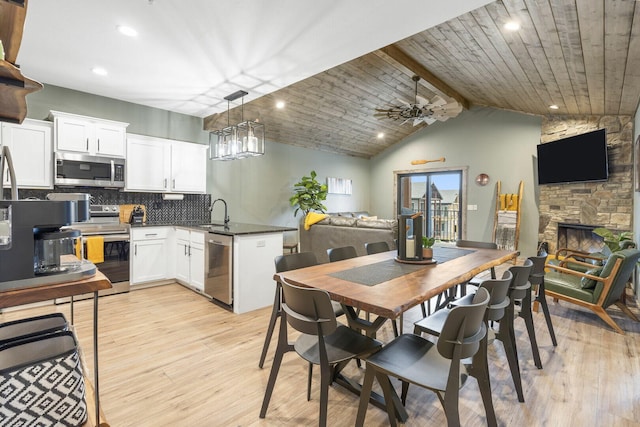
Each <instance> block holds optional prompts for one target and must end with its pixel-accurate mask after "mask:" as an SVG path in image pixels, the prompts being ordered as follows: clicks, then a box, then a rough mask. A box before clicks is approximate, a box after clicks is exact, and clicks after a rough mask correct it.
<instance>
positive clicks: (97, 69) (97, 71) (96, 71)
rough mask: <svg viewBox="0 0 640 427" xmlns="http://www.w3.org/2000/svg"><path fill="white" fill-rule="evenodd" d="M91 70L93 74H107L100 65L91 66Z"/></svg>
mask: <svg viewBox="0 0 640 427" xmlns="http://www.w3.org/2000/svg"><path fill="white" fill-rule="evenodd" d="M91 71H93V73H94V74H97V75H99V76H106V75H107V74H109V73H108V72H107V70H105V69H104V68H102V67H93V68H92V69H91Z"/></svg>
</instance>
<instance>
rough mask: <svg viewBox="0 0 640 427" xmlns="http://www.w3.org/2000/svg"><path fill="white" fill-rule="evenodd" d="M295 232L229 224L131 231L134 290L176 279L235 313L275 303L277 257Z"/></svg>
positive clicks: (154, 225) (162, 226) (177, 225)
mask: <svg viewBox="0 0 640 427" xmlns="http://www.w3.org/2000/svg"><path fill="white" fill-rule="evenodd" d="M295 230H296V229H295V228H291V227H280V226H272V225H261V224H244V223H236V222H229V223H228V224H226V225H225V224H224V223H209V224H202V223H200V224H195V223H193V222H187V223H180V222H174V223H147V224H143V225H132V227H131V245H132V255H131V286H132V289H135V288H136V287H143V286H148V285H149V284H154V283H158V282H160V281H162V282H167V281H172V280H173V279H175V280H176V281H178V282H179V283H180V284H182V285H184V286H187V287H188V288H190V289H193V290H195V291H196V292H198V293H201V294H203V295H205V296H207V297H212V301H213V302H216V303H219V304H221V305H223V306H225V307H227V308H229V309H232V310H233V312H234V313H238V314H240V313H246V312H248V311H252V310H255V309H258V308H262V307H266V306H269V305H271V304H272V302H273V295H274V292H275V284H274V282H273V279H272V277H273V274H274V272H275V267H274V262H273V260H274V258H275V257H276V256H278V255H282V243H283V233H284V232H286V231H295Z"/></svg>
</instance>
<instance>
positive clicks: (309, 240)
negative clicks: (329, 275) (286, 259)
mask: <svg viewBox="0 0 640 427" xmlns="http://www.w3.org/2000/svg"><path fill="white" fill-rule="evenodd" d="M368 216H369V215H368V213H367V212H353V213H352V212H340V214H330V215H329V216H328V217H327V218H325V219H323V220H322V221H320V222H318V223H316V224H314V225H312V226H311V227H310V229H309V230H305V229H304V222H303V223H302V224H301V225H300V250H301V251H302V252H313V253H315V255H316V257H317V258H318V262H320V263H326V262H329V256H328V255H327V249H330V248H338V247H342V246H353V247H355V248H356V252H357V253H358V256H361V255H366V254H367V252H366V250H365V247H364V244H365V243H373V242H381V241H383V242H387V243H388V244H389V248H391V249H395V248H396V245H395V239H396V238H397V235H398V221H397V220H395V219H367V217H368Z"/></svg>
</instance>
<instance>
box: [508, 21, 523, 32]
mask: <svg viewBox="0 0 640 427" xmlns="http://www.w3.org/2000/svg"><path fill="white" fill-rule="evenodd" d="M504 29H505V30H508V31H518V30H519V29H520V23H519V22H517V21H509V22H507V23H506V24H504Z"/></svg>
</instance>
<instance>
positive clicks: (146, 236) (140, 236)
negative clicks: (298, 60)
mask: <svg viewBox="0 0 640 427" xmlns="http://www.w3.org/2000/svg"><path fill="white" fill-rule="evenodd" d="M172 231H173V230H172V228H171V227H134V228H132V229H131V244H130V249H129V250H130V257H129V258H130V260H131V280H130V281H131V286H135V285H137V284H141V283H146V282H154V281H158V280H166V279H170V278H172V277H173V269H172V268H169V260H170V259H172V257H171V254H172V253H173V251H172V250H171V241H172V239H171V237H172Z"/></svg>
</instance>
